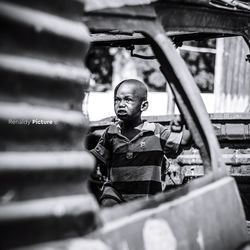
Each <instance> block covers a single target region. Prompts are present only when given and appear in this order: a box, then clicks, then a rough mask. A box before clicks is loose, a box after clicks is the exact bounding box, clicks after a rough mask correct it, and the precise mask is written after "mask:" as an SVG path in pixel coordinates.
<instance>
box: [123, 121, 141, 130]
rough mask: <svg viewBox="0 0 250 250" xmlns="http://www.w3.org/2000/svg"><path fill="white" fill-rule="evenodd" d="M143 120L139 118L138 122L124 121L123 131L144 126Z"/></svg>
mask: <svg viewBox="0 0 250 250" xmlns="http://www.w3.org/2000/svg"><path fill="white" fill-rule="evenodd" d="M142 122H143V121H142V119H141V118H139V119H137V120H133V121H123V123H122V127H123V129H125V130H127V129H133V128H135V127H137V126H139V125H140V124H142Z"/></svg>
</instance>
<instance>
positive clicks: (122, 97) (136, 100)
mask: <svg viewBox="0 0 250 250" xmlns="http://www.w3.org/2000/svg"><path fill="white" fill-rule="evenodd" d="M142 103H143V101H142V98H141V97H140V89H138V87H136V86H135V85H134V84H130V83H123V84H122V85H121V86H120V87H119V88H118V90H117V92H116V95H115V100H114V109H115V113H116V115H117V117H118V118H119V119H121V120H123V121H133V120H136V119H138V118H140V117H141V113H142V111H143V109H142Z"/></svg>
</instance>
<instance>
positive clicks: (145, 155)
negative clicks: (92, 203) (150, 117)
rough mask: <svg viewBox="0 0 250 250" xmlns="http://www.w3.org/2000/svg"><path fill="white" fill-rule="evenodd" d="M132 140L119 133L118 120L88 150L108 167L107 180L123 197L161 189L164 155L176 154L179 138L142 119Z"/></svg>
mask: <svg viewBox="0 0 250 250" xmlns="http://www.w3.org/2000/svg"><path fill="white" fill-rule="evenodd" d="M137 129H138V130H140V132H139V133H138V134H137V135H136V136H135V137H134V138H133V139H131V140H129V139H128V138H126V137H125V136H124V135H122V134H121V126H120V124H119V123H116V124H112V125H110V126H109V127H108V128H107V129H106V130H105V132H104V133H103V135H102V137H101V138H100V140H99V142H98V144H97V146H96V147H95V148H94V149H92V150H91V152H92V153H93V154H94V155H95V156H96V157H97V158H98V159H99V160H100V161H102V162H103V163H104V164H105V165H106V166H108V167H109V168H110V180H111V181H112V183H113V185H114V187H115V188H116V189H117V190H118V191H119V192H120V193H121V194H122V196H123V198H124V199H125V200H131V199H134V198H139V197H145V196H149V195H153V194H155V193H157V192H160V191H162V185H161V166H162V160H163V155H164V154H165V155H166V156H167V157H169V156H171V154H172V153H176V152H177V151H178V149H179V145H180V142H181V139H182V132H181V133H173V132H171V131H170V130H169V129H168V128H167V127H164V126H162V125H161V124H159V123H149V122H147V121H145V122H144V123H143V124H142V125H140V126H138V127H137Z"/></svg>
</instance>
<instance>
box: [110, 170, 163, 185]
mask: <svg viewBox="0 0 250 250" xmlns="http://www.w3.org/2000/svg"><path fill="white" fill-rule="evenodd" d="M110 174H111V175H110V177H111V180H112V181H128V182H131V181H150V180H152V181H158V182H160V181H161V167H160V166H133V167H131V166H130V167H124V168H113V169H111V173H110Z"/></svg>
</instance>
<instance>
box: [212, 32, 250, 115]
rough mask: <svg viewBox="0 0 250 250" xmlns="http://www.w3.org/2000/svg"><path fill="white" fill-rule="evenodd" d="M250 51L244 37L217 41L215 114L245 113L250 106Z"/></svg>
mask: <svg viewBox="0 0 250 250" xmlns="http://www.w3.org/2000/svg"><path fill="white" fill-rule="evenodd" d="M247 54H249V49H248V47H247V44H246V42H245V41H244V39H243V38H242V37H233V38H225V39H217V55H216V69H215V74H216V76H215V100H216V101H215V102H216V104H215V112H244V111H247V106H249V104H250V63H249V62H246V61H245V57H246V55H247Z"/></svg>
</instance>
